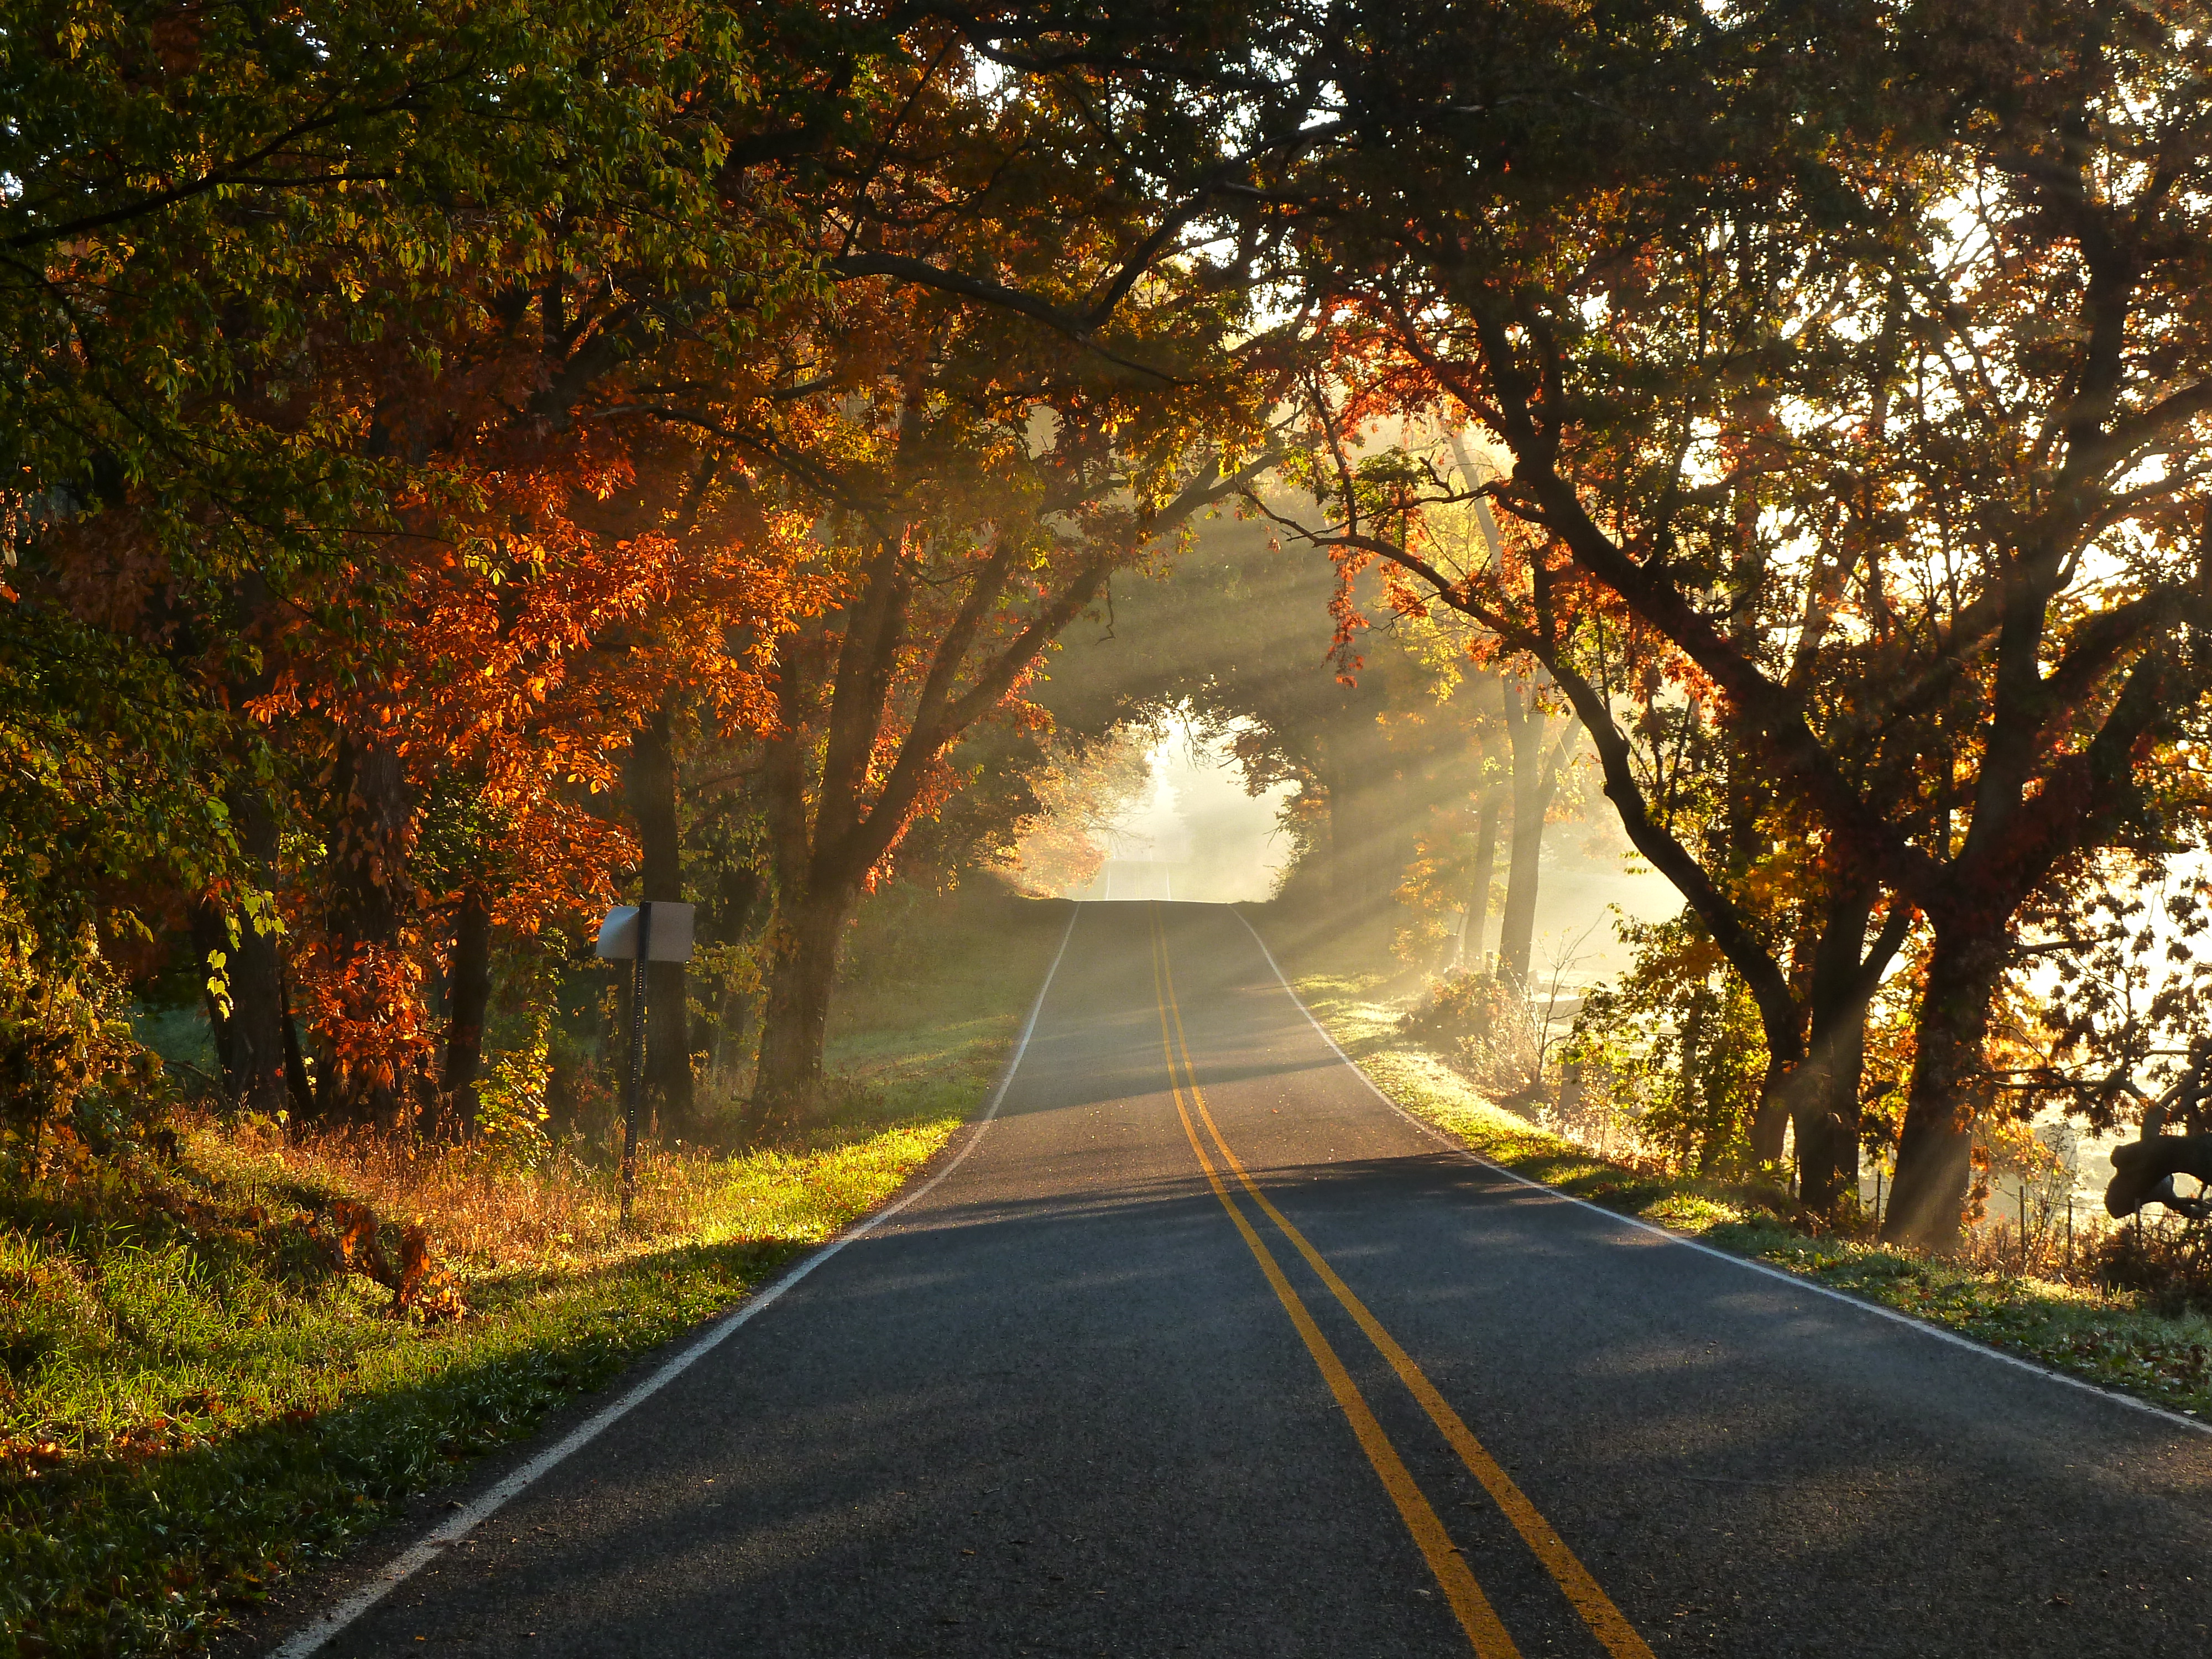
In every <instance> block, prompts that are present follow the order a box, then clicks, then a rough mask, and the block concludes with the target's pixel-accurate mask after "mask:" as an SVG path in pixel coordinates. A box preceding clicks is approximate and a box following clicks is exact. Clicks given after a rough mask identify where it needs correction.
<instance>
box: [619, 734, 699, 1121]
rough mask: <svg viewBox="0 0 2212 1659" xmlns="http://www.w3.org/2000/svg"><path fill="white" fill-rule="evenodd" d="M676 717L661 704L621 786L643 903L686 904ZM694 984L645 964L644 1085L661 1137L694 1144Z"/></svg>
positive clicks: (675, 968) (681, 972) (680, 973)
mask: <svg viewBox="0 0 2212 1659" xmlns="http://www.w3.org/2000/svg"><path fill="white" fill-rule="evenodd" d="M674 715H675V710H674V708H673V706H672V704H670V703H663V704H662V705H661V706H660V708H659V709H657V710H655V711H654V713H653V718H652V719H651V720H648V721H647V722H646V724H645V726H643V727H642V728H641V730H640V731H639V732H638V734H637V736H636V738H635V740H634V741H633V743H632V744H631V747H630V754H629V765H628V766H627V767H626V768H625V769H624V770H623V783H624V793H626V794H627V795H628V796H629V809H630V813H631V816H632V817H635V819H636V820H637V836H638V846H639V851H640V853H641V855H642V859H643V867H642V870H641V877H642V887H643V894H642V896H644V897H645V898H648V899H660V900H665V901H668V902H676V903H680V902H683V898H684V841H683V833H682V827H681V823H680V821H679V819H678V815H677V805H676V745H675V741H674V730H673V728H674ZM688 978H689V974H688V970H687V969H686V968H685V966H684V963H680V962H654V963H647V964H646V969H645V1016H646V1028H647V1041H646V1062H645V1064H646V1070H645V1086H646V1090H647V1093H648V1094H649V1095H650V1096H651V1097H653V1100H654V1102H655V1103H657V1105H658V1106H659V1116H660V1122H661V1125H662V1131H663V1133H671V1132H672V1133H675V1134H678V1135H685V1136H690V1137H691V1138H693V1139H696V1138H697V1137H698V1133H699V1127H700V1126H699V1123H698V1110H697V1103H696V1098H695V1097H694V1093H693V1090H692V1082H691V1029H690V992H689V987H688V983H687V981H688Z"/></svg>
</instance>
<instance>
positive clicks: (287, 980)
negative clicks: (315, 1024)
mask: <svg viewBox="0 0 2212 1659" xmlns="http://www.w3.org/2000/svg"><path fill="white" fill-rule="evenodd" d="M280 988H281V990H282V992H283V1000H284V1084H285V1087H286V1090H287V1091H288V1092H289V1094H290V1095H291V1097H292V1115H293V1116H295V1117H296V1118H297V1119H299V1121H301V1122H302V1123H307V1122H310V1121H313V1118H314V1115H315V1089H314V1085H313V1084H312V1083H310V1082H309V1081H308V1080H307V1051H306V1050H305V1049H304V1048H301V1045H300V1022H299V1021H298V1020H296V1019H295V1018H293V1017H292V981H291V977H290V975H284V976H283V978H282V981H281V983H280Z"/></svg>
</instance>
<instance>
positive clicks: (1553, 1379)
mask: <svg viewBox="0 0 2212 1659" xmlns="http://www.w3.org/2000/svg"><path fill="white" fill-rule="evenodd" d="M969 1134H970V1135H971V1136H975V1135H980V1139H974V1140H973V1141H972V1142H971V1143H969V1151H968V1153H967V1156H966V1157H965V1158H964V1159H963V1161H962V1162H961V1163H960V1164H958V1166H957V1168H955V1169H954V1170H951V1173H950V1175H949V1176H947V1177H946V1178H945V1179H944V1180H942V1181H941V1182H939V1183H938V1184H936V1185H935V1186H934V1187H933V1188H929V1189H928V1190H927V1192H926V1193H925V1194H923V1195H922V1196H921V1197H920V1198H919V1199H918V1200H915V1202H913V1203H912V1204H910V1205H908V1206H907V1207H906V1208H904V1209H903V1210H902V1211H901V1212H898V1213H897V1214H896V1216H894V1217H892V1218H890V1219H889V1220H887V1221H886V1222H885V1223H884V1225H881V1226H880V1227H878V1228H877V1229H876V1230H875V1231H872V1232H870V1233H869V1234H867V1235H866V1237H862V1238H860V1239H859V1240H857V1241H855V1242H854V1243H852V1244H851V1245H850V1246H849V1247H848V1248H847V1249H844V1250H843V1251H842V1253H841V1254H839V1255H836V1256H835V1257H834V1258H833V1259H830V1260H829V1261H825V1262H823V1264H822V1265H821V1266H820V1267H819V1268H818V1269H817V1270H816V1271H814V1272H813V1273H811V1275H810V1276H808V1277H807V1278H805V1279H804V1280H803V1281H801V1282H800V1283H799V1284H798V1285H795V1286H794V1287H793V1289H792V1290H790V1291H789V1292H788V1293H787V1294H786V1295H785V1296H784V1297H782V1298H781V1300H780V1301H778V1302H776V1303H775V1304H774V1305H772V1306H769V1307H767V1308H766V1309H764V1310H763V1312H762V1313H761V1315H760V1316H759V1317H757V1319H754V1320H753V1321H752V1322H750V1323H748V1324H746V1325H744V1327H742V1328H739V1329H738V1330H737V1331H736V1332H735V1334H732V1336H731V1337H730V1338H729V1340H726V1342H724V1343H722V1344H721V1345H720V1346H718V1347H716V1348H715V1349H714V1351H713V1352H711V1353H708V1354H707V1355H706V1356H705V1357H704V1358H701V1359H700V1360H699V1361H698V1363H697V1364H694V1365H692V1366H691V1367H690V1369H689V1370H685V1371H684V1372H683V1374H682V1375H681V1376H678V1377H677V1378H675V1379H674V1380H673V1381H672V1382H671V1383H669V1384H668V1385H667V1386H666V1387H665V1388H663V1389H660V1390H659V1392H657V1393H655V1394H654V1395H653V1396H652V1397H651V1398H650V1399H648V1400H647V1401H644V1402H643V1403H642V1404H641V1405H640V1406H639V1407H637V1408H636V1409H635V1411H633V1412H630V1413H628V1414H627V1415H625V1416H623V1417H622V1418H621V1419H620V1420H618V1421H617V1422H615V1423H614V1424H612V1425H611V1426H610V1427H608V1428H607V1429H606V1430H605V1431H604V1432H603V1433H601V1434H599V1436H598V1437H596V1438H594V1439H592V1441H591V1442H590V1443H588V1444H587V1445H586V1446H584V1447H583V1448H582V1449H580V1450H579V1451H578V1452H576V1454H575V1455H573V1456H571V1457H568V1458H567V1459H566V1460H565V1461H562V1462H559V1463H558V1464H557V1465H556V1466H555V1467H553V1468H550V1470H548V1471H547V1472H546V1473H544V1474H543V1475H542V1477H541V1478H539V1479H538V1480H536V1481H535V1482H534V1483H533V1484H532V1485H530V1486H528V1487H527V1488H526V1489H525V1490H524V1491H522V1492H520V1495H519V1496H517V1497H515V1498H513V1500H512V1501H511V1502H509V1503H508V1504H506V1506H505V1507H503V1508H501V1509H500V1510H498V1511H497V1512H496V1513H495V1515H493V1516H491V1518H490V1519H489V1521H487V1522H484V1523H483V1525H481V1526H479V1527H478V1528H476V1530H475V1532H474V1533H473V1534H471V1537H470V1538H469V1540H468V1541H465V1542H463V1543H459V1544H457V1545H454V1546H453V1547H450V1548H446V1549H444V1550H442V1551H441V1552H440V1553H439V1554H438V1556H437V1559H435V1560H433V1561H432V1562H431V1564H430V1565H428V1566H426V1567H424V1568H423V1569H422V1570H421V1571H417V1572H416V1573H415V1574H414V1575H413V1576H412V1577H408V1578H406V1579H405V1580H404V1582H401V1583H397V1584H396V1585H394V1586H393V1587H392V1589H391V1592H390V1594H389V1595H386V1597H385V1598H384V1599H383V1600H382V1601H379V1602H378V1603H376V1604H375V1605H374V1607H371V1608H369V1609H368V1611H367V1612H366V1613H364V1614H363V1615H362V1616H361V1617H359V1618H358V1619H356V1620H355V1621H354V1622H352V1623H350V1624H349V1625H348V1626H346V1627H345V1628H343V1630H341V1631H339V1632H337V1634H336V1635H335V1636H334V1637H333V1638H331V1640H330V1642H329V1644H327V1645H326V1646H325V1648H324V1649H323V1650H322V1651H324V1652H325V1653H327V1654H331V1655H369V1654H377V1655H396V1654H404V1653H422V1652H425V1651H447V1650H455V1649H459V1650H464V1651H466V1652H468V1653H471V1654H493V1653H497V1654H515V1655H522V1654H529V1655H539V1656H542V1655H552V1654H573V1655H578V1656H585V1655H589V1656H601V1655H632V1654H635V1655H648V1654H650V1655H670V1656H675V1655H694V1654H762V1655H778V1656H781V1655H793V1656H798V1655H810V1656H811V1655H818V1656H825V1659H860V1656H875V1655H882V1656H891V1655H927V1654H946V1655H950V1654H963V1655H967V1654H994V1655H995V1654H1009V1655H1012V1654H1024V1653H1027V1654H1037V1655H1046V1654H1051V1655H1078V1654H1080V1655H1093V1654H1109V1655H1115V1656H1121V1655H1153V1654H1159V1655H1166V1654H1176V1653H1188V1654H1194V1655H1215V1654H1220V1655H1230V1654H1264V1655H1314V1656H1348V1655H1359V1654H1392V1655H1397V1654H1435V1655H1451V1654H1467V1653H1470V1652H1473V1653H1476V1654H1480V1655H1483V1656H1486V1659H1492V1656H1504V1655H1507V1654H1513V1653H1519V1654H1522V1655H1529V1656H1534V1655H1537V1654H1560V1655H1570V1654H1571V1655H1583V1656H1602V1655H1607V1654H1610V1655H1613V1656H1615V1659H1623V1656H1631V1655H1640V1654H1643V1653H1645V1652H1647V1651H1648V1652H1656V1653H1660V1654H1665V1653H1671V1652H1693V1653H1706V1652H1713V1653H1727V1654H1737V1655H1745V1656H1770V1655H1796V1654H1805V1655H1813V1654H1832V1655H1854V1656H1857V1655H1892V1654H1896V1655H1905V1654H1911V1655H1965V1654H1979V1653H2002V1654H2006V1655H2010V1656H2035V1655H2045V1654H2048V1655H2054V1656H2056V1655H2067V1656H2075V1655H2093V1654H2115V1655H2119V1654H2125V1655H2130V1656H2141V1655H2154V1656H2155V1655H2175V1656H2212V1439H2208V1438H2207V1437H2205V1436H2204V1435H2203V1434H2201V1433H2199V1432H2197V1431H2193V1430H2191V1429H2188V1428H2183V1427H2180V1426H2178V1425H2175V1424H2173V1423H2172V1422H2171V1421H2170V1420H2168V1419H2163V1418H2161V1417H2160V1416H2158V1415H2155V1414H2153V1413H2147V1412H2142V1411H2138V1410H2133V1409H2130V1408H2129V1407H2125V1406H2124V1405H2121V1404H2118V1403H2117V1402H2114V1401H2111V1400H2108V1399H2106V1398H2103V1397H2101V1396H2099V1395H2094V1394H2092V1393H2089V1392H2087V1391H2085V1390H2082V1389H2077V1388H2072V1387H2069V1386H2066V1385H2065V1384H2063V1383H2057V1382H2055V1381H2053V1380H2051V1379H2050V1378H2047V1377H2045V1376H2040V1375H2038V1374H2036V1373H2033V1372H2032V1371H2030V1370H2026V1369H2024V1368H2022V1367H2020V1366H2018V1365H2015V1364H2008V1363H2006V1362H2005V1361H2003V1360H2002V1359H2000V1358H1996V1357H1993V1356H1990V1355H1988V1354H1985V1353H1983V1352H1978V1351H1976V1350H1973V1349H1971V1348H1968V1347H1966V1346H1962V1345H1960V1344H1957V1343H1954V1342H1949V1341H1946V1340H1942V1339H1941V1338H1939V1337H1936V1336H1935V1335H1932V1334H1929V1333H1927V1332H1924V1331H1922V1330H1919V1329H1917V1328H1913V1327H1911V1326H1908V1325H1905V1324H1902V1323H1900V1322H1897V1321H1894V1320H1892V1319H1887V1318H1885V1317H1883V1316H1880V1315H1878V1314H1876V1313H1874V1312H1871V1311H1869V1310H1863V1309H1861V1308H1858V1307H1857V1306H1855V1305H1853V1304H1850V1303H1847V1302H1844V1301H1841V1300H1839V1299H1838V1298H1835V1297H1828V1296H1825V1295H1823V1294H1821V1293H1820V1292H1818V1291H1814V1290H1812V1289H1810V1288H1808V1287H1806V1286H1802V1285H1795V1284H1792V1283H1790V1282H1786V1281H1784V1280H1780V1279H1777V1278H1775V1277H1773V1276H1771V1275H1768V1274H1765V1273H1759V1272H1758V1271H1756V1270H1754V1269H1753V1268H1750V1267H1746V1266H1743V1265H1741V1264H1738V1263H1735V1262H1731V1261H1725V1260H1722V1259H1719V1258H1717V1257H1715V1256H1713V1255H1710V1254H1707V1253H1705V1252H1701V1251H1699V1250H1696V1249H1692V1248H1689V1247H1686V1246H1684V1245H1682V1244H1680V1243H1675V1242H1673V1241H1670V1240H1668V1239H1667V1238H1665V1237H1662V1236H1659V1235H1656V1234H1654V1233H1653V1232H1651V1231H1649V1230H1646V1229H1643V1228H1639V1227H1637V1226H1635V1225H1632V1224H1629V1223H1626V1222H1624V1221H1621V1220H1619V1219H1617V1218H1613V1217H1610V1216H1607V1215H1605V1214H1603V1213H1601V1212H1597V1211H1595V1210H1592V1209H1590V1208H1589V1207H1587V1206H1581V1205H1577V1204H1574V1203H1571V1202H1570V1201H1567V1200H1563V1199H1561V1198H1559V1197H1558V1196H1557V1195H1554V1194H1547V1193H1544V1192H1541V1191H1538V1190H1535V1189H1532V1188H1528V1187H1527V1186H1525V1185H1522V1184H1520V1183H1518V1182H1514V1181H1512V1180H1511V1179H1510V1178H1509V1177H1506V1176H1502V1175H1500V1174H1498V1173H1497V1172H1496V1171H1493V1170H1488V1169H1486V1168H1485V1167H1483V1166H1481V1165H1480V1164H1475V1163H1474V1162H1473V1161H1472V1160H1470V1159H1468V1158H1465V1157H1463V1156H1461V1155H1457V1154H1455V1153H1454V1152H1451V1151H1450V1150H1449V1149H1448V1148H1446V1147H1444V1146H1442V1145H1441V1144H1440V1143H1439V1142H1438V1140H1437V1139H1436V1138H1435V1137H1433V1136H1432V1135H1431V1134H1430V1133H1428V1132H1427V1131H1425V1130H1424V1129H1422V1128H1421V1127H1419V1126H1418V1125H1416V1124H1414V1123H1413V1122H1412V1121H1409V1120H1407V1119H1406V1118H1405V1117H1403V1116H1401V1115H1399V1114H1398V1113H1396V1112H1395V1110H1393V1109H1391V1108H1389V1106H1388V1105H1387V1104H1385V1103H1383V1102H1381V1101H1380V1100H1378V1099H1377V1098H1376V1096H1375V1095H1374V1093H1373V1092H1372V1091H1370V1090H1369V1089H1368V1088H1367V1087H1366V1086H1365V1085H1364V1081H1363V1080H1362V1079H1360V1078H1359V1076H1358V1073H1355V1072H1354V1071H1352V1069H1351V1068H1350V1067H1349V1066H1346V1065H1345V1064H1344V1062H1343V1061H1342V1060H1340V1059H1339V1058H1338V1056H1337V1055H1336V1054H1334V1052H1333V1051H1332V1049H1331V1048H1330V1047H1329V1046H1328V1043H1327V1042H1326V1040H1325V1039H1324V1038H1323V1037H1322V1036H1321V1034H1320V1032H1319V1031H1318V1030H1317V1029H1316V1027H1315V1026H1314V1025H1313V1024H1312V1023H1311V1022H1310V1020H1309V1019H1308V1018H1306V1016H1305V1014H1304V1011H1303V1010H1302V1009H1300V1008H1299V1006H1297V1003H1296V1002H1295V1000H1293V999H1292V998H1291V996H1290V994H1288V992H1287V991H1286V990H1285V987H1283V985H1282V983H1281V982H1280V981H1279V979H1278V977H1277V975H1276V974H1275V973H1274V971H1273V968H1272V966H1271V964H1270V963H1269V962H1268V961H1267V957H1266V956H1265V954H1264V952H1263V951H1262V949H1261V945H1260V944H1259V942H1258V940H1257V939H1256V938H1255V935H1254V934H1253V933H1251V932H1250V930H1249V928H1248V927H1246V926H1245V924H1244V922H1243V920H1242V919H1241V918H1240V917H1239V916H1238V915H1237V914H1236V913H1235V912H1234V911H1232V910H1231V909H1228V908H1221V907H1215V906H1208V905H1169V904H1158V905H1155V904H1091V905H1086V906H1084V907H1082V908H1081V910H1080V911H1079V914H1078V915H1077V916H1076V918H1075V921H1074V923H1073V932H1072V933H1071V935H1070V938H1069V940H1068V944H1067V946H1066V951H1065V952H1064V954H1063V957H1062V959H1061V961H1060V965H1059V967H1058V969H1057V970H1056V975H1055V977H1054V980H1053V981H1052V983H1051V985H1050V987H1048V991H1047V994H1046V995H1045V997H1044V999H1043V1001H1042V1006H1041V1008H1040V1011H1039V1014H1038V1017H1037V1019H1036V1026H1035V1029H1034V1033H1033V1036H1032V1037H1031V1039H1030V1042H1029V1045H1028V1048H1027V1050H1026V1053H1025V1054H1024V1057H1023V1059H1022V1060H1021V1061H1020V1064H1019V1066H1018V1070H1017V1071H1016V1073H1015V1074H1014V1076H1013V1078H1012V1082H1011V1084H1010V1085H1009V1087H1008V1088H1007V1090H1006V1094H1005V1097H1004V1100H1003V1102H1002V1104H1001V1107H1000V1111H999V1113H998V1115H997V1116H996V1117H995V1119H994V1121H991V1122H990V1123H989V1124H988V1125H987V1127H984V1128H982V1129H981V1130H971V1131H969Z"/></svg>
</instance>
